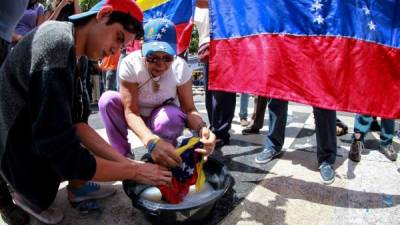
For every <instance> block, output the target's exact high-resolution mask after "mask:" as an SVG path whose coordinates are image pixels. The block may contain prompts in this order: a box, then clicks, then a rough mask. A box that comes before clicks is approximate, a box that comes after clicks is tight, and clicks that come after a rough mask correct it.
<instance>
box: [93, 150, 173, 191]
mask: <svg viewBox="0 0 400 225" xmlns="http://www.w3.org/2000/svg"><path fill="white" fill-rule="evenodd" d="M92 180H94V181H116V180H133V181H136V182H139V183H143V184H149V185H153V186H159V185H170V184H171V180H172V173H171V171H168V169H167V168H165V167H162V166H160V165H157V164H153V163H144V162H140V161H134V160H131V161H129V162H123V163H121V162H114V161H109V160H105V159H102V158H100V157H96V172H95V174H94V176H93V177H92Z"/></svg>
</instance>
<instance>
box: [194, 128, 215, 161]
mask: <svg viewBox="0 0 400 225" xmlns="http://www.w3.org/2000/svg"><path fill="white" fill-rule="evenodd" d="M200 137H201V139H200V141H201V142H202V143H203V145H204V147H203V148H202V149H200V148H198V149H196V152H199V153H201V154H203V155H204V161H207V157H208V156H209V155H211V154H212V153H213V151H214V148H215V142H216V137H215V134H214V133H213V132H211V131H210V130H209V129H208V128H207V127H203V128H201V130H200Z"/></svg>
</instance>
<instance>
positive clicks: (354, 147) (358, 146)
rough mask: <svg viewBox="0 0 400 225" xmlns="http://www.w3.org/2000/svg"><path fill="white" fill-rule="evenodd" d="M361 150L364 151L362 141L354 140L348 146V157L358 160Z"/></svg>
mask: <svg viewBox="0 0 400 225" xmlns="http://www.w3.org/2000/svg"><path fill="white" fill-rule="evenodd" d="M362 151H364V143H362V141H354V142H353V143H351V146H350V151H349V159H351V160H352V161H354V162H360V160H361V152H362Z"/></svg>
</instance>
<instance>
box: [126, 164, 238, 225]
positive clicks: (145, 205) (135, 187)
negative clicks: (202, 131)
mask: <svg viewBox="0 0 400 225" xmlns="http://www.w3.org/2000/svg"><path fill="white" fill-rule="evenodd" d="M204 172H205V174H206V177H207V178H206V181H207V182H208V183H209V184H210V185H211V186H212V187H213V188H214V192H213V193H211V194H210V195H209V196H207V198H203V199H199V200H198V201H191V202H184V203H180V204H167V203H159V202H153V201H150V200H147V199H144V198H142V197H140V194H141V193H142V191H143V190H144V189H146V188H148V187H150V186H148V185H143V184H140V183H135V182H133V181H124V182H123V187H124V191H125V193H126V194H127V195H128V196H129V198H130V199H131V200H132V205H133V206H134V207H136V208H137V209H139V210H141V211H143V212H144V213H145V215H146V216H147V217H148V218H149V220H150V221H151V222H152V223H154V224H165V225H166V224H180V223H188V222H200V221H202V220H204V219H205V218H206V217H207V216H208V215H209V214H210V213H211V211H212V209H213V208H214V206H215V203H216V202H217V200H218V199H220V198H221V197H222V196H223V195H224V194H225V193H226V191H227V190H228V189H229V188H230V187H231V186H232V185H233V178H232V176H231V175H230V174H229V172H228V170H227V169H226V167H225V166H224V165H223V164H222V163H221V162H219V161H217V160H216V159H212V158H209V159H208V161H207V162H206V163H205V164H204Z"/></svg>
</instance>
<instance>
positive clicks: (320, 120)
mask: <svg viewBox="0 0 400 225" xmlns="http://www.w3.org/2000/svg"><path fill="white" fill-rule="evenodd" d="M287 110H288V102H287V101H283V100H278V99H270V101H269V103H268V113H269V131H268V136H267V140H266V144H265V148H266V149H273V150H275V151H281V150H282V147H283V144H284V140H285V128H286V120H287ZM313 112H314V118H315V132H316V138H317V159H318V164H319V165H320V164H321V163H323V162H327V163H329V164H331V165H332V164H334V163H335V160H336V152H337V142H336V111H332V110H326V109H321V108H317V107H314V108H313Z"/></svg>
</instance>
